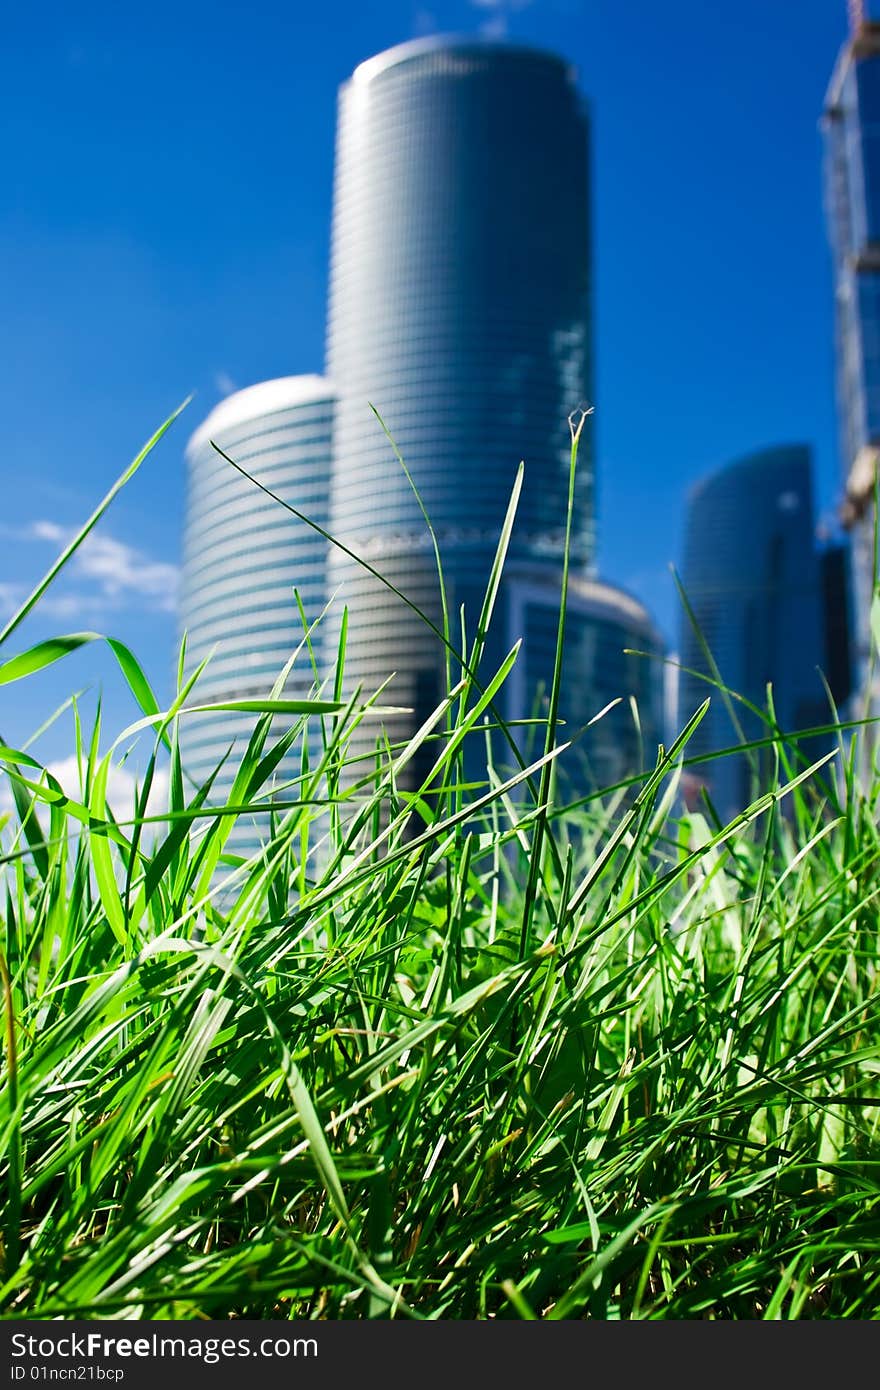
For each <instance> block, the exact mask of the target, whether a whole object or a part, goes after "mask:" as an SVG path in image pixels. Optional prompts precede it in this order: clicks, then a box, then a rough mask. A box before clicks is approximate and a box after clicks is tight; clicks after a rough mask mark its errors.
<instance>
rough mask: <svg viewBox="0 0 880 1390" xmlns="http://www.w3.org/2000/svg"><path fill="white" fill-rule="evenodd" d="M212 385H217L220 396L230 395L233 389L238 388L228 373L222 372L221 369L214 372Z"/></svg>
mask: <svg viewBox="0 0 880 1390" xmlns="http://www.w3.org/2000/svg"><path fill="white" fill-rule="evenodd" d="M214 385H215V386H216V387H217V390H218V391H219V392H220V395H221V396H231V395H232V393H233V391H237V390H238V387H237V386H236V384H235V382H234V381H233V380H232V377H231V376H230V375H229V373H228V372H224V371H223V370H222V369H221V370H220V371H219V372H215V373H214Z"/></svg>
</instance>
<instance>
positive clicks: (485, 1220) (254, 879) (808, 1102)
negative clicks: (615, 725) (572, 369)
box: [0, 439, 880, 1319]
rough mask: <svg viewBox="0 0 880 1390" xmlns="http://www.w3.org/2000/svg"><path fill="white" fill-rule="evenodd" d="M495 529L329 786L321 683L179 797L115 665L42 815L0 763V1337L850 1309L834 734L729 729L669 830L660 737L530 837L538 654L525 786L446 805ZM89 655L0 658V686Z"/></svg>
mask: <svg viewBox="0 0 880 1390" xmlns="http://www.w3.org/2000/svg"><path fill="white" fill-rule="evenodd" d="M576 457H577V440H576V439H575V440H574V443H573V449H572V472H574V469H575V467H576ZM136 462H139V460H138V461H136ZM131 471H132V470H128V472H129V473H130V472H131ZM124 476H125V475H124ZM113 491H115V489H114V490H113ZM112 495H113V493H112V492H111V494H110V495H108V498H107V499H105V504H106V503H109V500H111V498H112ZM515 500H516V489H515V495H514V499H513V504H512V508H511V514H510V517H509V521H510V524H511V525H512V524H513V515H512V513H513V509H514V506H515ZM105 504H102V507H100V508H99V509H98V511H97V512H96V514H95V515H94V517H93V518H91V519H90V522H89V523H87V528H84V532H83V533H82V534H83V535H84V534H86V533H87V529H88V527H90V526H91V525H92V524H94V522H95V521H96V520H97V518H98V517H99V515H100V514H101V512H102V510H103V507H104V505H105ZM508 532H509V527H505V535H502V540H501V544H500V546H499V556H498V560H497V563H496V566H495V568H494V569H493V572H492V575H491V576H488V577H487V578H488V587H487V600H486V604H485V605H484V609H483V613H482V614H481V615H479V618H478V619H477V621H476V622H475V626H474V631H473V633H472V634H471V637H470V639H469V640H465V641H464V642H461V640H460V639H457V640H456V641H453V640H452V638H451V636H450V630H449V620H448V618H447V620H446V622H445V624H444V631H443V633H442V634H441V638H442V640H443V641H445V642H446V644H447V652H448V653H449V670H450V673H451V674H450V685H451V689H450V692H449V697H448V699H447V700H445V701H444V702H443V703H442V704H441V706H440V707H439V708H438V710H437V711H436V714H435V717H434V719H433V720H432V721H431V722H430V725H429V726H425V727H424V728H423V729H421V730H420V731H419V733H418V734H417V735H416V737H415V738H414V739H413V740H412V742H411V743H410V744H409V745H408V746H407V747H405V748H390V749H388V748H383V746H382V743H381V740H380V739H379V740H377V752H376V756H375V758H374V759H373V760H372V762H371V764H370V766H369V767H368V766H366V765H365V764H362V765H360V770H359V775H358V776H356V777H354V776H353V775H352V769H351V767H347V766H346V755H347V749H348V746H349V741H350V740H351V738H352V737H353V735H354V734H355V730H356V729H357V728H358V726H359V725H363V724H364V723H365V722H366V724H367V725H369V724H373V725H375V727H376V731H377V732H378V729H379V715H378V714H377V705H376V703H374V704H372V705H371V704H370V702H369V701H366V700H362V699H361V698H360V696H357V695H356V696H355V697H353V698H352V699H351V700H349V701H348V703H345V701H344V700H343V696H342V686H341V683H337V684H336V686H335V687H334V684H333V682H332V679H331V683H330V686H329V695H330V698H328V691H327V690H325V689H322V688H320V687H318V686H317V685H316V687H315V692H314V699H313V700H312V701H306V702H300V704H298V705H295V706H294V705H292V704H291V702H289V701H287V702H286V701H284V699H283V694H282V692H283V676H282V677H280V678H279V683H278V685H277V686H276V689H275V691H274V692H273V696H272V698H271V699H270V700H267V701H266V702H264V704H263V708H262V710H261V711H255V725H256V727H255V732H254V736H253V739H252V741H251V744H250V747H249V748H248V750H247V752H246V753H245V754H244V756H243V758H242V760H241V764H240V768H239V771H238V775H237V778H236V783H235V786H234V788H233V793H232V795H231V797H230V800H229V803H228V804H227V805H226V806H223V807H220V808H217V807H214V806H211V805H210V786H208V787H205V788H193V787H192V786H191V785H190V784H189V783H188V780H187V778H186V776H185V769H184V768H183V767H182V766H181V760H180V755H179V751H178V733H179V727H180V723H181V721H182V720H183V719H185V718H186V714H185V713H184V711H185V710H186V709H188V708H193V707H197V706H199V699H198V692H197V686H196V688H195V689H193V688H192V685H191V683H189V684H188V683H185V682H183V680H182V679H181V683H180V690H179V693H178V697H177V698H176V700H175V702H174V704H173V705H172V706H171V708H170V709H168V710H166V711H161V712H160V710H159V707H158V704H157V701H156V699H155V696H154V695H153V693H152V690H151V688H150V685H149V683H148V681H147V679H146V677H145V675H144V673H143V671H142V670H141V668H140V666H139V665H138V663H137V661H136V659H135V657H134V656H133V654H132V653H131V652H130V651H128V649H127V648H125V647H123V646H121V645H120V644H119V643H115V644H112V648H113V651H114V653H115V655H116V658H117V660H118V663H119V667H120V672H121V675H122V677H123V678H124V679H125V680H126V681H127V683H128V685H129V687H130V689H131V691H132V693H133V695H134V697H135V699H136V700H137V701H138V703H139V705H140V708H141V711H142V715H143V718H142V719H141V720H139V721H138V726H135V727H134V728H133V729H129V730H127V731H124V732H123V733H122V734H120V735H119V737H118V738H115V739H112V740H109V741H108V740H107V739H106V737H105V735H104V733H103V730H102V728H101V724H100V718H99V719H98V720H97V721H96V723H95V726H94V728H93V729H92V730H91V731H89V732H88V734H87V733H86V732H85V731H84V730H83V729H82V728H81V725H80V720H79V716H78V711H77V707H76V705H75V703H74V704H73V705H72V706H71V710H70V718H71V722H72V725H73V732H72V740H73V743H74V746H75V748H76V752H77V755H78V758H79V762H80V767H81V790H80V794H79V796H78V797H71V796H68V795H66V794H65V793H64V791H63V789H62V788H61V787H60V786H59V785H58V784H57V782H54V781H53V779H52V778H51V776H49V774H47V773H46V771H45V770H44V769H43V768H41V766H40V764H39V762H38V760H37V759H36V757H35V756H34V755H33V753H32V752H28V751H23V750H15V749H10V748H6V747H3V748H0V760H2V768H3V769H4V772H3V776H4V777H5V779H6V781H7V783H8V786H9V788H10V789H11V792H12V795H13V798H14V805H15V810H14V812H12V813H11V814H10V815H9V816H8V817H7V818H6V823H5V824H3V825H2V827H0V861H2V864H3V880H2V892H3V899H2V902H0V920H2V928H3V938H4V939H3V942H2V957H0V961H2V969H0V979H2V997H3V1013H4V1042H3V1051H4V1076H3V1089H2V1093H0V1133H2V1170H0V1177H2V1184H3V1201H2V1215H0V1222H2V1264H0V1302H2V1309H3V1315H4V1316H5V1317H12V1318H20V1317H35V1318H48V1317H59V1316H60V1317H81V1318H97V1317H132V1318H163V1317H164V1318H168V1317H170V1318H194V1317H204V1316H208V1317H214V1318H224V1317H228V1316H240V1317H248V1318H290V1317H307V1318H342V1317H356V1318H360V1317H388V1316H395V1317H417V1318H468V1319H470V1318H490V1317H500V1318H521V1317H537V1318H571V1317H575V1318H581V1317H594V1318H595V1317H598V1318H627V1319H629V1318H654V1319H656V1318H705V1317H712V1318H786V1319H788V1318H809V1317H840V1318H865V1317H867V1318H874V1317H877V1316H878V1315H880V1262H878V1259H877V1256H876V1251H877V1249H878V1248H880V1147H878V1106H880V1030H878V1023H877V978H878V977H877V969H878V908H877V897H878V893H880V877H878V873H877V865H878V858H880V836H878V827H877V814H876V802H877V796H878V791H880V788H878V785H877V784H876V783H875V784H874V785H866V784H865V782H864V779H862V778H860V777H859V776H857V774H856V766H857V762H858V758H857V740H858V739H859V738H860V737H861V731H858V730H857V731H856V733H855V735H853V736H852V737H850V735H849V734H848V733H847V736H846V737H844V736H843V731H842V732H841V739H840V748H839V751H838V753H837V755H836V757H832V759H831V760H830V761H828V760H823V761H822V762H821V765H819V766H813V767H811V766H809V765H808V764H807V762H806V761H805V759H804V758H803V757H802V756H801V754H800V752H799V751H798V749H799V745H798V744H796V743H795V742H793V741H792V740H788V741H784V740H783V739H782V737H781V736H780V734H779V733H778V731H776V730H775V727H774V725H773V721H772V718H771V716H770V715H769V714H768V716H767V729H768V734H767V739H766V745H765V746H767V747H769V748H770V750H771V755H772V756H771V760H772V761H773V762H774V772H773V774H772V776H770V777H769V778H768V781H767V785H766V786H765V787H764V788H763V789H762V791H761V794H760V795H759V797H758V799H757V800H756V801H755V802H754V804H753V805H752V806H751V807H750V808H749V809H748V810H747V811H746V812H744V813H743V815H742V816H740V817H738V818H737V820H736V821H735V822H733V823H732V824H731V825H729V826H723V825H720V824H718V823H717V822H716V821H714V820H713V817H712V814H711V808H710V807H708V806H707V807H706V809H705V814H696V813H692V814H682V813H681V812H680V810H679V806H680V800H679V798H678V795H677V792H678V782H679V779H680V776H681V773H682V769H683V767H684V766H685V765H686V764H687V757H688V739H689V737H690V734H691V733H692V732H693V729H694V727H695V726H696V723H697V722H698V721H699V719H700V717H701V715H702V713H703V711H702V710H701V711H696V712H695V714H694V718H693V719H692V720H691V721H690V723H689V724H688V725H687V727H686V728H685V729H684V730H683V731H682V733H681V735H680V736H679V738H678V739H677V740H676V741H675V743H674V744H673V745H672V747H671V748H669V749H668V750H663V749H661V750H660V751H659V753H658V758H657V763H656V767H655V768H654V769H653V770H652V771H650V772H649V773H646V774H645V775H644V776H643V777H641V778H639V779H634V780H633V782H632V783H631V784H630V785H628V786H624V787H616V788H610V789H608V790H607V791H605V792H602V793H597V794H596V795H594V796H591V797H589V798H586V799H582V800H581V801H580V802H579V803H578V804H576V805H573V806H568V807H567V806H564V805H561V804H559V801H558V792H557V787H558V785H561V783H562V779H561V778H560V779H559V781H558V782H557V780H556V778H555V777H554V775H553V768H554V765H555V761H556V753H557V750H558V747H559V744H558V742H557V740H558V737H559V735H560V734H562V735H564V736H565V737H568V736H569V732H570V731H566V730H564V729H557V728H556V727H555V714H554V711H555V709H556V704H555V698H556V693H557V692H558V664H557V674H556V679H555V681H554V687H553V690H552V691H551V697H550V701H549V706H550V718H549V719H548V721H547V727H546V729H545V730H543V731H541V730H539V731H537V734H536V737H535V740H534V746H535V749H536V752H535V754H534V760H533V762H532V764H531V765H530V766H528V767H525V768H523V767H520V768H517V767H516V764H515V760H514V753H513V751H512V749H508V752H507V755H506V756H507V761H509V762H510V764H511V768H512V771H508V772H502V771H500V770H496V769H495V768H494V766H492V765H490V766H489V767H488V769H487V779H486V783H485V785H483V786H479V787H473V786H470V787H466V786H463V784H462V779H461V766H462V763H461V758H462V750H463V747H464V741H465V740H466V739H480V740H485V741H486V746H487V748H490V749H491V748H493V747H497V743H494V744H493V742H492V740H491V739H490V738H489V736H488V733H487V725H488V724H490V723H492V722H493V721H494V720H495V719H496V714H495V699H494V697H495V695H496V694H497V692H498V690H499V689H500V685H501V682H502V681H503V678H504V675H505V673H506V670H507V669H509V664H510V663H509V662H508V663H505V667H504V668H502V671H501V672H499V674H498V677H497V678H495V679H493V680H488V681H487V680H486V679H485V677H484V675H483V674H482V667H480V666H479V656H480V653H481V651H482V644H483V639H484V636H485V630H486V627H487V626H488V624H489V622H490V621H491V618H492V609H493V606H494V601H495V595H496V593H497V586H498V582H499V579H500V575H501V570H502V567H503V562H504V546H505V536H506V534H507V533H508ZM75 544H76V543H74V546H73V547H72V548H70V547H69V550H70V553H72V550H73V549H74V548H75ZM54 573H55V571H54V570H53V571H51V572H50V574H49V576H48V577H47V583H48V582H51V579H52V578H53V577H54ZM45 587H46V585H43V586H40V587H38V590H37V591H35V594H34V596H32V600H33V601H31V600H29V601H28V605H25V608H26V609H27V608H29V607H32V606H33V603H35V602H38V600H39V597H40V595H41V593H42V592H43V589H44V588H45ZM292 602H293V600H292ZM21 616H22V617H23V616H25V614H24V613H23V614H22V615H21ZM18 626H19V618H18V615H16V617H14V618H13V619H12V620H11V621H10V623H8V624H7V628H6V631H5V633H4V634H3V637H4V641H5V639H6V638H7V637H9V636H11V635H12V634H13V633H14V632H15V631H16V630H17V628H18ZM344 634H345V625H344V624H343V642H344ZM94 637H95V634H76V635H74V636H73V637H67V638H61V639H58V640H57V641H56V642H55V643H41V644H40V645H39V646H38V647H34V648H31V649H30V650H26V651H24V652H20V653H19V654H18V655H16V656H11V657H8V658H6V649H5V648H4V650H3V653H2V655H0V661H3V659H4V658H5V664H0V684H3V683H4V682H6V683H8V682H11V681H13V680H16V681H17V680H22V679H27V678H28V676H29V674H30V673H31V672H32V671H34V670H38V669H40V668H41V667H43V666H46V665H48V664H49V663H50V662H52V661H55V660H58V659H61V658H63V656H64V655H65V653H66V652H67V651H68V650H71V649H72V648H73V647H74V646H77V645H81V644H82V643H83V642H85V641H88V640H92V639H93V638H94ZM465 653H467V659H466V660H465V659H464V654H465ZM306 659H307V653H306ZM513 659H514V658H513V657H511V659H510V660H511V661H512V660H513ZM181 666H182V663H181ZM478 667H479V670H478V669H477V668H478ZM478 676H479V680H480V681H481V682H482V685H481V684H479V683H478V679H477V677H478ZM715 693H716V692H715V691H714V690H713V687H712V686H711V684H710V685H708V686H707V694H709V695H714V694H715ZM381 698H382V697H381V695H380V696H379V701H380V702H381ZM279 714H280V715H283V716H286V718H287V726H285V727H286V728H287V729H288V732H286V733H283V734H278V733H277V732H276V730H277V728H278V727H279V726H278V723H277V722H275V723H274V724H273V716H278V715H279ZM138 728H139V729H140V732H141V735H142V737H143V736H146V737H149V738H150V739H152V741H153V745H154V746H153V751H152V754H151V755H150V759H149V761H148V763H147V766H146V770H145V773H144V777H143V783H142V786H141V796H140V801H139V806H138V814H136V815H135V816H134V818H133V819H128V820H121V819H117V818H116V817H114V815H113V813H112V811H111V809H110V807H109V806H108V804H107V795H106V787H107V777H108V771H109V766H110V762H111V760H112V758H113V757H114V756H115V753H114V750H118V749H120V748H122V747H125V748H127V747H128V746H129V744H130V742H131V739H132V736H133V733H134V732H137V730H138ZM294 731H295V732H294ZM300 737H302V738H303V739H304V740H305V741H306V742H307V746H308V756H307V758H304V759H303V763H302V774H301V776H300V777H298V778H297V779H295V780H293V781H292V782H290V783H289V784H288V785H287V787H286V788H285V789H284V790H283V791H282V792H279V790H278V788H277V785H273V778H274V775H275V772H276V769H277V766H278V764H279V762H280V760H281V758H282V757H283V755H284V754H285V753H286V752H287V751H288V749H289V747H290V744H291V741H292V739H294V738H297V739H299V738H300ZM511 743H512V744H513V745H514V747H515V746H516V740H515V739H514V738H513V737H512V734H511ZM803 746H804V751H806V750H807V749H808V748H809V747H810V744H809V742H805V743H804V745H803ZM813 746H815V745H813ZM426 748H428V749H430V750H431V753H432V757H433V763H434V765H433V768H432V771H431V773H430V775H429V776H428V777H427V778H425V779H424V781H423V782H422V783H421V785H419V786H412V785H410V783H409V779H408V771H410V770H411V765H412V763H413V758H414V755H415V753H416V752H417V751H421V752H424V751H425V749H426ZM765 756H766V755H765ZM163 758H165V759H168V760H169V765H170V779H169V793H168V806H167V811H166V812H164V813H163V814H162V815H161V816H158V817H146V816H145V815H144V808H145V807H146V804H147V796H148V794H149V790H150V783H151V779H152V778H153V777H154V775H155V770H156V767H157V766H158V763H159V760H160V759H163ZM499 762H500V760H499ZM270 792H271V796H270ZM272 798H274V800H273V799H272ZM261 804H262V810H260V807H261ZM118 810H119V808H117V811H118ZM254 810H257V811H259V812H260V814H261V818H262V823H263V824H264V826H265V846H264V849H263V851H262V853H261V854H259V855H257V856H256V857H254V858H253V859H252V860H250V861H243V860H241V859H238V858H236V856H235V855H232V854H231V853H229V850H228V837H229V832H230V829H231V826H232V824H233V822H234V820H235V818H236V815H238V814H241V815H245V814H250V813H252V812H253V811H254ZM0 819H2V817H0Z"/></svg>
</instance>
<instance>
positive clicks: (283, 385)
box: [186, 372, 334, 453]
mask: <svg viewBox="0 0 880 1390" xmlns="http://www.w3.org/2000/svg"><path fill="white" fill-rule="evenodd" d="M333 395H334V390H333V386H332V383H331V382H330V381H328V379H327V378H326V377H324V376H318V375H317V373H315V372H310V373H306V374H304V375H303V376H281V377H275V378H274V379H273V380H271V381H258V382H256V384H255V385H253V386H245V387H243V389H242V390H241V391H234V392H233V394H232V395H231V396H226V397H224V399H223V400H222V401H220V402H219V403H218V404H217V405H215V406H214V409H213V410H212V411H211V413H210V415H209V416H208V417H207V419H205V420H203V421H202V423H201V424H200V425H199V427H198V429H197V430H196V431H195V432H194V434H193V435H192V436H191V437H190V441H189V443H188V444H187V446H186V448H187V453H191V452H192V451H193V450H195V449H199V448H201V446H202V445H203V444H207V443H209V442H210V440H211V439H214V438H216V437H217V436H218V435H220V434H223V432H224V431H225V430H228V429H234V428H235V427H236V426H237V425H244V424H247V423H248V422H249V421H251V420H256V419H259V418H260V416H263V415H271V414H273V412H275V411H277V410H290V409H291V408H292V407H294V406H298V405H312V404H315V403H316V402H318V401H326V400H330V399H332V397H333Z"/></svg>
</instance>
